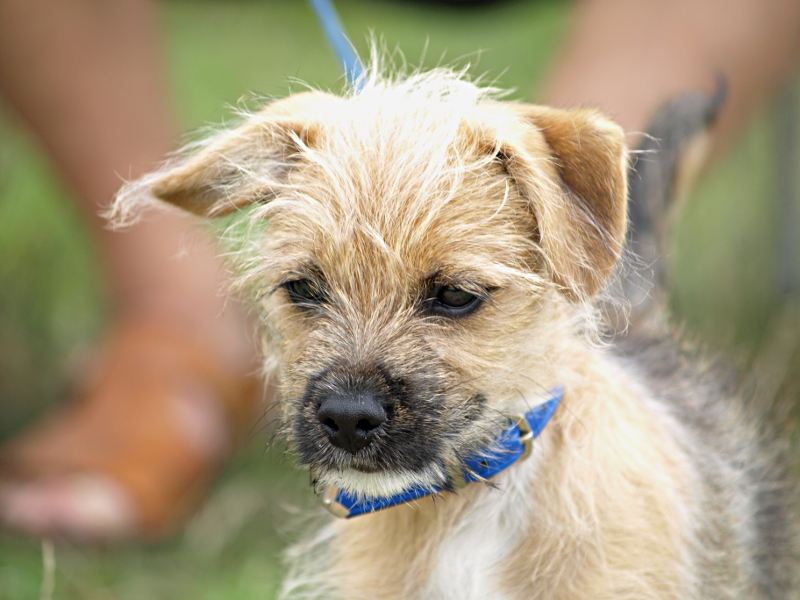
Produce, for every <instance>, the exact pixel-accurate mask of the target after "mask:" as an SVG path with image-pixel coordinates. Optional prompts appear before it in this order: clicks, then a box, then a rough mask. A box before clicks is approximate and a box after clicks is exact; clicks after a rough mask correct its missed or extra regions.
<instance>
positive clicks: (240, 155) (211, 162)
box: [111, 92, 341, 224]
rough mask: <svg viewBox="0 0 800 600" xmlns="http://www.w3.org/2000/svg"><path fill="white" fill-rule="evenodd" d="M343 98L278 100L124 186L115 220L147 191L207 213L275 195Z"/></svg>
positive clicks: (126, 215)
mask: <svg viewBox="0 0 800 600" xmlns="http://www.w3.org/2000/svg"><path fill="white" fill-rule="evenodd" d="M339 102H341V100H340V99H339V98H338V97H336V96H333V95H331V94H325V93H322V92H308V93H303V94H297V95H293V96H289V97H288V98H285V99H283V100H279V101H276V102H273V103H272V104H270V105H268V106H267V107H266V108H265V109H263V110H262V111H261V112H259V113H257V114H255V115H252V116H250V117H249V118H248V119H247V120H246V121H245V122H244V123H243V124H242V125H240V126H239V127H236V128H235V129H231V130H227V131H223V132H221V133H219V134H217V135H215V136H212V137H211V138H209V139H207V140H205V141H203V142H201V143H200V144H199V145H198V146H197V147H194V148H190V149H189V151H188V157H187V158H178V159H176V160H173V161H171V162H169V163H167V165H166V166H164V167H163V168H161V169H160V170H158V171H156V172H154V173H151V174H150V175H147V176H145V177H143V178H142V179H140V180H138V181H134V182H132V183H130V184H128V185H126V186H124V187H123V188H122V190H121V191H120V193H119V194H118V195H117V198H116V200H115V202H114V206H113V207H112V210H111V218H112V222H115V221H116V222H117V223H123V224H124V223H126V222H130V221H131V220H133V219H134V218H135V216H136V215H135V211H136V209H137V208H139V207H138V206H137V204H138V205H140V204H142V203H143V202H144V200H143V198H145V197H149V198H157V199H159V200H163V201H165V202H168V203H170V204H173V205H175V206H178V207H179V208H182V209H184V210H187V211H189V212H191V213H194V214H197V215H202V216H222V215H226V214H228V213H231V212H233V211H235V210H237V209H239V208H241V207H243V206H246V205H248V204H252V203H253V202H258V201H264V200H267V199H269V198H270V197H271V196H272V195H274V193H275V189H276V188H277V187H278V186H279V185H280V183H281V182H282V181H283V180H284V179H285V176H286V174H287V172H288V171H289V170H290V169H291V168H292V165H293V163H294V162H295V161H296V159H297V157H298V156H299V155H300V154H301V153H302V151H303V150H304V149H305V148H306V147H310V146H313V145H314V144H315V143H316V141H317V138H318V137H319V136H320V135H321V131H322V129H323V124H324V122H325V117H326V114H329V113H330V112H331V110H334V109H335V106H336V105H337V104H338V103H339ZM131 213H133V215H132V216H133V218H131Z"/></svg>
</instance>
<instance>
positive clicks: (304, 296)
mask: <svg viewBox="0 0 800 600" xmlns="http://www.w3.org/2000/svg"><path fill="white" fill-rule="evenodd" d="M284 285H285V287H286V291H287V292H288V293H289V299H290V300H291V301H292V302H294V303H295V304H299V305H309V304H320V303H322V302H324V301H325V294H324V292H323V291H322V290H321V289H320V287H319V286H318V285H316V284H315V283H314V282H312V281H310V280H308V279H295V280H294V281H289V282H287V283H286V284H284Z"/></svg>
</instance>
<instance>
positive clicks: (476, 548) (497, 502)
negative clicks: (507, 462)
mask: <svg viewBox="0 0 800 600" xmlns="http://www.w3.org/2000/svg"><path fill="white" fill-rule="evenodd" d="M541 456H542V453H541V452H536V450H535V449H534V453H533V455H532V456H531V457H530V458H529V459H528V460H527V461H525V462H523V463H518V464H515V465H513V466H511V467H509V468H508V469H507V470H506V471H503V472H502V473H500V474H499V475H498V476H497V477H495V478H494V483H495V484H496V486H497V487H494V488H491V487H488V486H484V489H483V490H482V492H481V494H480V496H479V497H478V499H477V500H476V502H475V503H474V505H473V506H472V507H471V508H470V510H469V512H468V513H467V514H466V515H465V516H464V518H463V519H462V520H461V521H460V522H459V524H458V525H457V526H456V527H455V528H454V529H453V530H451V531H450V533H449V534H448V536H447V537H446V538H445V540H444V541H443V543H442V545H441V548H440V550H439V554H438V557H437V563H436V565H435V567H434V568H433V572H432V574H431V578H430V580H429V582H428V586H427V588H426V590H425V591H424V592H423V594H422V595H421V597H422V598H430V599H436V600H445V599H453V600H456V599H457V600H472V599H474V600H478V599H480V600H486V599H487V598H491V599H492V600H504V599H505V598H506V596H505V595H504V594H503V592H502V591H501V589H500V582H499V578H498V577H497V570H498V566H499V565H502V564H503V561H504V560H505V559H506V557H507V556H508V554H509V552H511V550H512V549H513V548H514V547H515V546H516V545H517V544H518V542H519V538H520V535H522V533H523V532H525V531H527V530H528V523H529V520H530V515H531V511H532V507H531V499H530V497H529V491H530V485H531V481H532V479H533V478H534V477H535V476H536V473H537V472H538V468H539V462H540V461H541ZM472 485H480V484H472Z"/></svg>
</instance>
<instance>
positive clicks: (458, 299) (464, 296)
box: [436, 287, 478, 308]
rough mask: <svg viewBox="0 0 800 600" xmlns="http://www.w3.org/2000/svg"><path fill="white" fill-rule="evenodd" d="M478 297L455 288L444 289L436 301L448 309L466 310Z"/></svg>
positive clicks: (437, 295)
mask: <svg viewBox="0 0 800 600" xmlns="http://www.w3.org/2000/svg"><path fill="white" fill-rule="evenodd" d="M477 299H478V297H477V296H476V295H475V294H470V293H469V292H465V291H464V290H460V289H458V288H454V287H444V288H442V289H441V290H439V293H438V294H436V301H437V302H438V303H439V304H441V305H442V306H446V307H447V308H466V307H467V306H469V305H470V304H472V303H473V302H475V301H476V300H477Z"/></svg>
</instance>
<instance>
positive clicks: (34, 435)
mask: <svg viewBox="0 0 800 600" xmlns="http://www.w3.org/2000/svg"><path fill="white" fill-rule="evenodd" d="M94 372H95V374H96V375H95V376H94V377H90V378H89V381H90V382H91V383H90V384H89V385H87V386H85V389H84V392H83V393H81V394H79V400H78V401H77V402H73V403H71V404H70V405H68V406H66V407H64V408H62V409H60V410H57V411H55V412H54V413H53V414H51V415H50V416H49V417H48V418H46V419H45V420H43V421H42V422H40V423H38V424H37V425H36V426H34V427H33V428H31V429H30V430H29V431H27V432H26V433H24V434H23V435H22V436H20V437H19V438H18V439H16V440H14V441H13V442H11V443H10V444H8V445H7V446H6V447H5V448H3V449H2V452H0V520H3V521H5V522H6V523H7V524H8V525H9V526H11V527H14V528H17V529H21V530H23V531H25V532H27V533H33V534H37V535H53V534H58V535H66V536H68V537H71V538H78V539H110V538H118V537H124V536H137V537H144V538H149V539H153V538H158V537H163V536H164V535H166V534H168V533H169V532H171V531H174V530H175V528H176V527H177V526H178V525H179V524H181V523H182V522H183V521H184V519H185V518H186V517H187V515H189V514H191V511H192V509H193V508H194V507H195V505H196V503H197V502H198V500H199V499H200V498H201V497H202V495H203V493H204V492H205V490H206V489H207V487H208V486H209V484H210V483H211V481H212V479H213V477H214V475H215V474H216V472H217V471H218V469H219V468H220V466H221V465H222V464H223V463H224V462H225V460H226V459H227V458H228V457H229V456H230V454H231V452H232V451H233V450H234V449H235V448H236V446H237V445H238V444H239V443H240V442H241V440H242V438H243V437H244V436H246V435H247V433H248V431H249V430H250V428H251V427H252V426H253V424H254V422H255V420H256V413H257V411H258V409H259V408H260V407H261V406H262V403H261V402H260V400H261V398H262V396H263V394H261V385H260V384H259V379H258V378H257V377H256V376H244V377H242V376H233V375H231V374H230V373H228V372H226V371H225V370H224V369H222V368H220V367H219V366H218V365H217V364H216V363H215V362H214V361H213V360H211V359H210V358H209V356H208V353H207V352H204V351H203V349H202V348H199V347H197V346H196V345H195V344H192V343H191V342H190V341H188V340H187V339H186V337H185V336H180V335H176V334H175V333H174V332H171V331H170V330H169V329H168V328H165V327H160V326H158V324H154V323H142V322H136V323H129V324H127V325H125V326H123V327H121V328H119V329H118V330H117V331H116V333H115V335H113V336H112V338H111V339H110V341H109V343H108V344H107V345H106V346H105V350H104V352H103V355H102V356H101V357H100V360H99V361H98V363H97V364H96V365H95V369H94Z"/></svg>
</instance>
